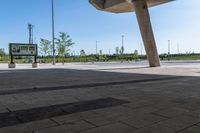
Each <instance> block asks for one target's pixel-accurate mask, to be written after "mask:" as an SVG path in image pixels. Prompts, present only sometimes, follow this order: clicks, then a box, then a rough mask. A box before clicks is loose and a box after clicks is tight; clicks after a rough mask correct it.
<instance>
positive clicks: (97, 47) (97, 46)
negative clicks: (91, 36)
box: [96, 41, 98, 55]
mask: <svg viewBox="0 0 200 133" xmlns="http://www.w3.org/2000/svg"><path fill="white" fill-rule="evenodd" d="M96 55H98V41H96Z"/></svg>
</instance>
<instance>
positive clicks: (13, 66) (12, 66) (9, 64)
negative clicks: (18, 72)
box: [8, 63, 16, 68]
mask: <svg viewBox="0 0 200 133" xmlns="http://www.w3.org/2000/svg"><path fill="white" fill-rule="evenodd" d="M8 68H16V64H15V63H8Z"/></svg>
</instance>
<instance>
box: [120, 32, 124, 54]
mask: <svg viewBox="0 0 200 133" xmlns="http://www.w3.org/2000/svg"><path fill="white" fill-rule="evenodd" d="M121 50H122V51H121V52H122V54H124V35H122V47H121Z"/></svg>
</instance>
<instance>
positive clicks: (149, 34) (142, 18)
mask: <svg viewBox="0 0 200 133" xmlns="http://www.w3.org/2000/svg"><path fill="white" fill-rule="evenodd" d="M132 2H133V4H134V7H135V12H136V15H137V20H138V23H139V27H140V31H141V34H142V39H143V42H144V46H145V50H146V53H147V58H148V60H149V65H150V67H159V66H160V59H159V55H158V51H157V48H156V42H155V38H154V34H153V30H152V26H151V20H150V15H149V11H148V6H147V3H146V0H132Z"/></svg>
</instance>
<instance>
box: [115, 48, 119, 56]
mask: <svg viewBox="0 0 200 133" xmlns="http://www.w3.org/2000/svg"><path fill="white" fill-rule="evenodd" d="M115 51H116V55H118V54H119V47H116V48H115Z"/></svg>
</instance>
